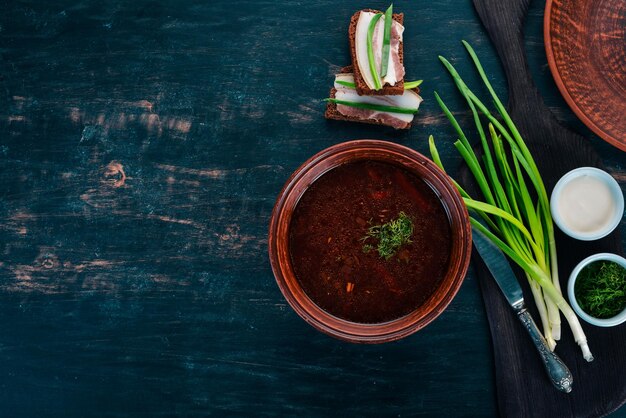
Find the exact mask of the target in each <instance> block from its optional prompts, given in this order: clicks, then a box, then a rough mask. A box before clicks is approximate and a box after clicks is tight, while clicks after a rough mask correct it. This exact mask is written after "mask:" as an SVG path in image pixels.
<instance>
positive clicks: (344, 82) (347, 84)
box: [335, 80, 356, 89]
mask: <svg viewBox="0 0 626 418" xmlns="http://www.w3.org/2000/svg"><path fill="white" fill-rule="evenodd" d="M335 83H337V84H340V85H342V86H345V87H349V88H351V89H355V88H356V84H354V83H351V82H349V81H342V80H335Z"/></svg>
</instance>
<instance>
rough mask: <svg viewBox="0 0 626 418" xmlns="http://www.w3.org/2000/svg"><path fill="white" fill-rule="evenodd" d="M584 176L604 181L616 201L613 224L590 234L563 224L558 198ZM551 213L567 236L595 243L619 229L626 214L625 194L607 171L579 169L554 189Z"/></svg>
mask: <svg viewBox="0 0 626 418" xmlns="http://www.w3.org/2000/svg"><path fill="white" fill-rule="evenodd" d="M583 175H588V176H592V177H595V178H598V179H600V180H602V181H604V182H605V183H606V185H607V186H608V187H609V189H610V191H611V195H612V196H613V197H614V198H615V200H616V201H615V204H616V208H615V214H614V215H613V218H612V219H611V222H610V223H608V224H607V226H606V227H605V228H604V229H601V230H599V231H595V232H590V233H584V232H576V231H574V230H572V229H570V228H568V227H567V225H565V223H564V222H563V219H562V218H561V214H560V213H559V211H558V207H559V203H558V196H559V195H560V193H561V192H562V191H563V188H564V187H565V185H566V184H567V183H569V182H570V181H572V180H573V179H575V178H578V177H580V176H583ZM550 212H551V214H552V219H553V220H554V223H556V224H557V226H558V227H559V229H560V230H561V231H563V232H564V233H565V234H567V235H569V236H570V237H572V238H575V239H577V240H580V241H595V240H598V239H600V238H604V237H606V236H607V235H609V234H610V233H611V232H613V231H614V230H615V228H617V226H618V225H619V224H620V222H621V221H622V216H623V214H624V194H623V193H622V189H621V188H620V185H619V183H618V182H617V180H615V179H614V178H613V176H611V175H610V174H609V173H607V172H606V171H604V170H602V169H599V168H597V167H578V168H575V169H573V170H571V171H568V172H567V173H565V174H564V175H563V176H562V177H561V178H560V179H559V181H558V182H557V183H556V185H555V186H554V189H552V194H551V195H550Z"/></svg>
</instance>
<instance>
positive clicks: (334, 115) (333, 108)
mask: <svg viewBox="0 0 626 418" xmlns="http://www.w3.org/2000/svg"><path fill="white" fill-rule="evenodd" d="M339 73H340V74H344V73H353V74H354V72H353V68H352V65H348V66H347V67H343V68H342V69H341V70H339ZM411 90H413V91H414V92H415V93H417V94H419V92H420V88H419V87H415V88H414V89H411ZM402 91H404V86H403V87H402ZM336 93H337V89H336V88H334V87H333V88H332V89H330V96H329V97H330V98H332V99H334V98H335V94H336ZM324 117H325V118H326V119H333V120H343V121H348V122H359V123H368V124H370V125H383V126H389V125H387V124H386V123H383V122H380V121H377V120H375V119H359V118H356V117H354V116H346V115H342V114H341V113H339V111H338V110H337V103H332V102H327V103H326V112H325V113H324ZM414 121H415V116H413V121H412V122H411V123H409V124H408V125H407V126H406V127H405V128H401V129H411V127H412V126H413V122H414Z"/></svg>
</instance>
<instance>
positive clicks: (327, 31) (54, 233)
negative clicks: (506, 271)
mask: <svg viewBox="0 0 626 418" xmlns="http://www.w3.org/2000/svg"><path fill="white" fill-rule="evenodd" d="M387 6H388V3H386V2H382V1H373V2H371V3H358V4H357V3H355V2H351V1H350V2H348V1H335V0H333V1H330V0H319V1H309V2H290V1H265V0H258V1H251V0H242V1H238V2H232V1H226V0H217V1H191V0H183V1H180V0H177V1H174V0H163V1H152V0H133V1H131V0H109V1H95V0H81V1H70V0H58V1H54V2H52V1H37V0H9V1H1V0H0V416H2V417H32V416H37V417H38V416H59V417H85V416H115V417H121V416H132V417H138V416H151V417H152V416H173V415H179V416H207V415H211V416H232V415H238V416H257V415H261V416H294V415H299V416H332V415H339V414H342V415H346V416H375V417H380V416H402V417H406V416H453V417H462V416H481V417H485V416H493V415H496V414H497V402H496V394H495V391H496V386H495V382H494V376H493V374H494V366H493V357H492V350H491V346H490V341H489V327H488V322H487V319H486V317H485V313H484V309H483V306H482V302H481V299H480V292H479V288H478V283H477V280H476V275H475V274H473V272H472V273H471V274H469V275H468V277H467V278H466V280H465V282H464V284H463V286H462V287H461V289H460V291H459V293H458V295H457V297H456V298H455V299H454V300H453V301H452V303H451V305H450V306H449V307H448V309H447V310H446V311H445V312H444V313H443V314H442V315H441V316H440V317H439V318H438V319H437V320H436V321H434V322H433V323H432V324H430V325H429V326H428V327H427V328H425V329H424V330H422V331H420V332H419V333H417V334H415V335H413V336H411V337H409V338H406V339H405V340H402V341H400V342H397V343H393V344H386V345H381V346H367V347H365V346H358V345H351V344H347V343H343V342H341V341H336V340H334V339H332V338H330V337H327V336H325V335H322V334H320V333H318V332H316V331H315V330H314V329H312V328H311V327H310V326H308V325H307V324H306V323H304V321H302V320H301V319H300V318H299V317H298V316H297V315H296V314H295V313H294V312H292V311H291V309H290V308H289V307H288V306H287V304H286V302H285V300H284V298H283V297H282V295H281V293H280V291H279V290H278V287H277V286H276V283H275V281H274V278H273V276H272V272H271V269H270V266H269V262H268V258H267V241H266V239H267V227H268V221H269V216H270V213H271V210H272V205H273V203H274V199H275V198H276V195H277V194H278V193H279V191H280V189H281V187H282V185H283V183H284V182H285V181H286V180H287V178H288V177H289V174H290V173H291V172H292V171H293V170H294V169H295V168H297V167H298V166H299V165H300V164H301V163H302V162H303V161H305V160H306V159H307V158H308V157H309V156H311V155H313V154H314V153H315V152H317V151H319V150H321V149H323V148H326V147H328V146H330V145H334V144H336V143H339V142H341V141H345V140H348V139H356V138H375V139H385V140H391V141H395V142H399V143H402V144H405V145H408V146H410V147H413V148H415V149H416V150H418V151H420V152H422V153H424V154H427V153H428V146H427V143H426V139H427V137H428V134H433V135H434V136H435V137H436V138H437V139H438V141H439V145H440V149H441V152H442V157H443V158H444V160H445V162H446V164H447V165H448V166H449V167H454V166H455V165H456V164H458V162H459V158H458V156H457V154H456V151H455V150H454V147H453V145H452V139H453V137H452V136H451V132H450V127H449V125H448V124H447V122H446V121H445V119H444V118H443V117H442V115H441V112H440V110H439V109H438V107H437V105H436V103H435V102H434V100H433V96H432V92H433V90H437V91H438V92H439V93H441V94H442V95H443V96H444V97H449V98H450V100H451V102H450V105H451V106H453V107H454V108H455V109H461V108H462V107H461V103H460V102H459V101H458V100H456V99H455V93H454V90H453V86H452V83H451V82H450V80H449V78H448V77H446V76H445V73H444V70H443V68H442V67H441V65H440V63H439V62H438V60H437V55H438V54H443V55H446V56H448V57H450V58H451V57H452V56H453V55H457V56H458V55H460V54H461V53H462V47H461V45H460V42H459V41H460V39H467V40H469V41H471V42H472V44H473V45H474V46H475V47H476V49H477V51H478V53H479V54H480V55H481V57H483V62H484V64H485V66H486V69H487V71H488V72H489V73H490V74H491V75H492V76H493V79H494V85H495V88H496V89H497V90H498V92H503V93H504V92H505V91H506V86H505V85H504V78H503V76H502V72H501V69H500V67H499V65H498V61H497V56H496V55H495V53H494V51H493V49H492V48H491V46H490V45H489V42H488V41H487V38H486V36H485V34H484V32H483V30H482V28H481V26H480V22H479V20H478V19H477V17H476V15H475V13H474V11H473V8H472V5H471V2H469V0H468V1H459V0H438V1H437V2H431V1H426V0H418V1H413V2H401V3H395V4H394V6H395V8H396V9H397V10H398V11H402V12H404V13H405V22H406V24H407V30H406V32H405V39H406V50H405V60H406V61H405V62H406V64H407V70H408V73H407V77H410V78H415V79H418V78H423V79H424V80H425V81H424V84H423V85H422V86H421V87H422V92H423V95H424V98H425V102H424V103H423V105H422V107H421V109H420V115H419V117H418V118H417V121H416V123H415V126H414V128H413V129H412V130H411V131H410V132H401V133H399V132H394V131H392V130H389V129H384V128H377V127H371V126H363V125H358V124H347V123H340V122H333V121H330V122H329V121H326V120H324V118H323V112H324V103H322V102H321V99H322V98H324V97H325V96H326V95H327V94H328V91H329V88H330V86H331V85H332V81H333V77H332V74H333V73H334V71H336V70H337V69H339V68H341V67H343V66H345V65H346V64H348V63H349V60H350V55H349V49H348V41H347V35H346V32H347V28H348V23H349V20H350V16H352V14H353V13H354V11H355V10H356V9H358V8H361V7H372V8H376V9H384V8H385V7H387ZM542 9H543V5H542V4H537V5H535V6H534V9H533V10H532V11H531V19H530V20H529V22H528V23H529V25H530V26H531V27H530V29H531V30H529V31H528V32H527V33H528V35H529V37H528V38H527V42H528V43H527V47H528V48H529V52H530V59H531V61H532V65H531V69H533V70H534V71H537V74H535V76H536V79H537V80H538V82H539V83H540V89H541V91H542V93H544V96H545V98H546V101H547V103H548V106H549V107H550V109H551V110H553V111H555V112H557V114H558V116H559V117H560V118H562V119H564V120H566V121H567V123H569V124H571V125H572V126H575V127H576V128H577V129H583V130H584V129H585V127H584V126H583V125H582V124H580V123H579V122H577V120H576V118H575V117H574V116H573V114H571V112H570V111H569V109H568V108H567V105H566V104H565V103H564V102H563V100H562V99H561V98H560V97H559V95H558V91H557V90H556V87H555V86H554V83H553V81H552V78H551V75H550V73H549V70H548V68H547V66H546V60H545V55H544V53H543V46H542V41H541V20H542V14H543V10H542ZM277 46H281V48H277ZM458 64H459V70H460V71H462V72H463V73H468V72H469V73H471V67H470V66H469V65H467V64H466V63H465V62H460V61H459V62H458ZM459 116H460V117H461V118H462V119H463V120H464V121H465V122H468V123H469V119H467V114H460V115H459ZM592 141H593V145H594V147H595V148H596V149H598V150H599V151H600V153H601V155H602V158H603V161H604V163H605V165H606V167H607V169H609V170H610V172H611V173H612V174H613V175H615V176H616V178H618V180H619V181H620V184H621V185H622V186H623V185H624V184H626V173H625V171H624V170H625V168H626V159H625V158H624V157H623V155H622V154H617V153H615V152H614V149H613V148H612V147H610V146H609V145H608V144H606V143H604V141H601V140H600V139H599V138H595V137H594V138H593V139H592ZM625 226H626V225H625V224H624V223H622V225H621V228H622V230H623V229H624V227H625ZM592 344H593V343H592ZM592 348H593V345H592Z"/></svg>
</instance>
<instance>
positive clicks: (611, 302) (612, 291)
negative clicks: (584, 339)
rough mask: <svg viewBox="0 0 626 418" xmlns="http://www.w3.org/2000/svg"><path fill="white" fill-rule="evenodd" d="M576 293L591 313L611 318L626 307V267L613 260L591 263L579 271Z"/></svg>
mask: <svg viewBox="0 0 626 418" xmlns="http://www.w3.org/2000/svg"><path fill="white" fill-rule="evenodd" d="M574 293H575V294H576V301H577V302H578V304H579V305H580V307H581V308H582V309H583V310H584V311H585V312H587V313H588V314H589V315H591V316H593V317H595V318H600V319H606V318H611V317H613V316H615V315H617V314H618V313H620V312H621V311H623V310H624V308H626V269H624V268H623V267H622V266H620V265H619V264H617V263H615V262H613V261H596V262H594V263H591V264H589V265H588V266H587V267H585V268H584V269H582V271H581V272H580V273H579V275H578V278H577V279H576V284H575V287H574Z"/></svg>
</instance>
